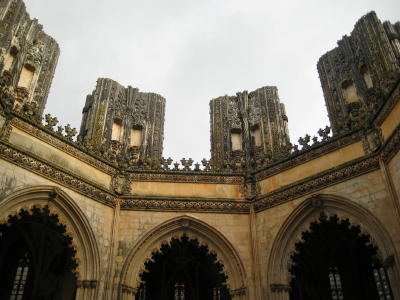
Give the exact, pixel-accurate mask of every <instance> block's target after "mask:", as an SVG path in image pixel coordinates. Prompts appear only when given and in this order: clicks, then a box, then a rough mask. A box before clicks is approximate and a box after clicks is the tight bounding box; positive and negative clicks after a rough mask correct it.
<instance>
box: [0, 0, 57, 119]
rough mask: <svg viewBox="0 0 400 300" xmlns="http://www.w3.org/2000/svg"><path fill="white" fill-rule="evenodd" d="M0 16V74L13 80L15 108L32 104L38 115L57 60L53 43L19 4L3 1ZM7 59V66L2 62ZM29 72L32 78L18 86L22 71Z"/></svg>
mask: <svg viewBox="0 0 400 300" xmlns="http://www.w3.org/2000/svg"><path fill="white" fill-rule="evenodd" d="M3 2H4V3H3V5H2V8H3V9H4V11H2V14H1V16H0V48H2V49H4V52H3V53H0V62H3V63H0V73H1V72H3V73H4V72H9V73H10V74H11V77H12V81H11V82H10V85H11V86H12V89H13V90H14V91H15V99H16V100H17V103H18V104H17V105H15V106H14V108H15V109H17V110H18V109H20V108H21V107H22V106H23V105H24V104H26V103H29V102H35V103H36V104H37V107H38V112H39V115H41V114H42V113H43V110H44V107H45V105H46V101H47V96H48V92H49V88H50V85H51V82H52V79H53V75H54V71H55V67H56V65H57V60H58V56H59V54H60V50H59V47H58V45H57V43H56V41H55V40H54V39H53V38H52V37H50V36H49V35H47V34H45V33H44V32H43V29H42V25H40V24H39V23H38V22H37V20H36V19H33V20H31V19H30V17H29V14H28V13H27V12H26V8H25V5H24V3H23V1H22V0H5V1H3ZM6 58H7V60H8V64H7V65H5V64H4V61H5V59H6ZM24 69H26V70H29V72H31V73H32V74H31V76H32V78H31V79H30V80H28V81H27V82H25V84H24V86H19V84H20V77H21V76H25V75H26V74H25V75H24V72H23V70H24Z"/></svg>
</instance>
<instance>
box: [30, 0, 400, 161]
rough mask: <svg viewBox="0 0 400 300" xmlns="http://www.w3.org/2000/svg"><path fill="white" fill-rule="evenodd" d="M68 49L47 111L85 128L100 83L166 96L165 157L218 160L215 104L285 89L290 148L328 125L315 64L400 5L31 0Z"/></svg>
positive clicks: (374, 1)
mask: <svg viewBox="0 0 400 300" xmlns="http://www.w3.org/2000/svg"><path fill="white" fill-rule="evenodd" d="M25 3H26V5H27V9H28V12H29V13H30V15H31V17H32V18H33V17H34V18H37V19H39V22H40V23H41V24H43V25H44V30H45V32H46V33H48V34H50V35H51V36H53V37H54V38H55V39H56V40H57V42H58V43H59V45H60V48H61V55H60V58H59V62H58V66H57V69H56V72H55V77H54V80H53V85H52V87H51V90H50V95H49V98H48V101H47V107H46V112H50V113H51V114H52V115H54V116H57V117H58V119H59V120H60V123H61V124H63V125H65V124H67V123H70V124H71V125H72V126H73V127H76V128H77V129H79V127H80V122H81V112H82V108H83V105H84V101H85V98H86V95H87V94H90V93H91V92H92V90H93V89H94V87H95V84H96V79H97V78H98V77H109V78H112V79H114V80H116V81H118V82H119V83H121V84H122V85H124V86H127V85H131V86H133V87H138V88H139V90H140V91H142V92H155V93H158V94H161V95H162V96H164V97H165V98H166V100H167V102H166V115H165V127H164V156H165V157H168V156H171V157H172V158H174V159H175V160H177V159H181V158H182V157H186V158H188V157H192V158H193V159H194V160H195V161H200V160H201V159H202V158H203V157H206V158H209V157H210V134H209V131H210V123H209V119H210V117H209V101H210V100H211V99H213V98H216V97H218V96H223V95H226V94H227V95H235V94H236V92H238V91H243V90H248V91H249V92H250V91H253V90H255V89H257V88H260V87H262V86H267V85H275V86H277V87H278V89H279V95H280V99H281V102H283V103H285V105H286V111H287V115H288V117H289V132H290V137H291V141H292V143H297V140H298V138H299V137H300V136H304V135H305V134H306V133H309V134H310V135H314V134H316V132H317V131H318V129H319V128H321V127H325V126H326V125H328V124H329V121H328V118H327V112H326V108H325V104H324V100H323V95H322V90H321V87H320V82H319V78H318V73H317V68H316V64H317V61H318V59H319V57H320V56H321V55H323V54H324V53H325V52H327V51H328V50H330V49H332V48H334V47H335V45H336V42H337V40H339V39H340V38H341V37H342V36H343V35H345V34H349V33H350V32H351V30H352V29H353V27H354V24H355V23H356V21H357V20H358V19H359V18H360V17H361V16H362V15H364V14H366V13H367V12H369V11H371V10H375V11H376V12H377V14H378V17H379V18H380V19H381V20H382V21H384V20H390V21H392V22H396V21H399V20H400V1H399V0H379V1H378V0H351V1H350V0H346V1H344V0H335V1H333V0H328V1H326V0H324V1H322V0H303V1H294V0H293V1H285V0H279V1H267V0H250V1H249V0H247V1H244V0H241V1H239V0H223V1H222V0H141V1H139V0H113V1H111V0H69V1H60V0H25Z"/></svg>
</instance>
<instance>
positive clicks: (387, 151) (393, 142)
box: [381, 125, 400, 162]
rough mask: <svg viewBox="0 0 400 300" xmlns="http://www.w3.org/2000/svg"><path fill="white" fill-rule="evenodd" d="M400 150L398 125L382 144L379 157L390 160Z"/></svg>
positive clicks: (386, 160) (399, 127) (399, 128)
mask: <svg viewBox="0 0 400 300" xmlns="http://www.w3.org/2000/svg"><path fill="white" fill-rule="evenodd" d="M399 150H400V125H399V126H397V128H396V129H395V130H394V132H393V134H392V135H391V136H390V138H389V139H388V140H387V141H386V143H385V145H384V146H383V149H382V152H381V157H382V160H383V161H384V162H388V161H390V160H391V159H392V158H393V156H395V155H396V153H398V152H399Z"/></svg>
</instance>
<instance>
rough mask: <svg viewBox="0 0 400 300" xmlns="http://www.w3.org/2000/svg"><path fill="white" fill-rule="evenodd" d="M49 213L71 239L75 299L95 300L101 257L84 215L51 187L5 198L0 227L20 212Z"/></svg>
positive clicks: (71, 201) (64, 194) (30, 189)
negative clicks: (74, 270) (76, 289)
mask: <svg viewBox="0 0 400 300" xmlns="http://www.w3.org/2000/svg"><path fill="white" fill-rule="evenodd" d="M34 208H35V209H48V210H49V212H50V213H51V214H55V215H57V217H58V220H59V223H60V224H62V225H63V226H65V231H66V232H65V235H66V236H70V237H72V241H71V245H72V247H73V248H74V249H75V250H76V254H75V260H76V262H77V267H76V277H77V279H78V281H77V286H78V293H77V297H76V299H95V297H96V287H97V283H98V281H97V280H98V278H100V257H99V250H98V245H97V241H96V238H95V235H94V233H93V230H92V229H91V226H90V224H89V221H88V220H87V217H86V216H85V214H84V213H83V212H82V211H81V209H80V208H79V206H78V205H77V204H76V203H75V202H74V201H73V199H72V198H71V197H70V196H69V195H68V194H66V193H65V192H64V191H63V190H61V189H60V188H58V187H54V186H37V187H30V188H24V189H21V190H19V191H16V192H14V193H13V194H11V195H9V196H7V197H5V198H4V199H3V200H2V201H1V202H0V223H7V221H8V219H9V216H14V215H18V214H19V213H20V212H21V211H31V210H32V209H34Z"/></svg>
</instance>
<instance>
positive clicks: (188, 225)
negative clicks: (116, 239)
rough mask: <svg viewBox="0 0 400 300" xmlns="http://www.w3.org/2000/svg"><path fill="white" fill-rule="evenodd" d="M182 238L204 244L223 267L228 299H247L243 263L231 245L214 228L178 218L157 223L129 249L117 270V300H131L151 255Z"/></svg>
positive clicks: (189, 219)
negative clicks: (119, 273)
mask: <svg viewBox="0 0 400 300" xmlns="http://www.w3.org/2000/svg"><path fill="white" fill-rule="evenodd" d="M182 235H186V236H188V237H189V238H194V239H197V240H198V241H199V243H200V244H201V245H207V247H208V248H209V250H210V252H212V253H215V254H216V255H217V257H218V259H219V260H220V262H221V264H222V265H224V271H225V274H226V275H227V277H228V279H227V284H228V288H229V290H230V292H231V295H232V299H234V300H244V299H248V296H247V295H248V294H247V292H246V288H247V278H246V274H245V270H244V267H243V264H242V262H241V260H240V258H239V255H238V254H237V252H236V250H235V249H234V247H233V246H232V244H231V243H230V242H229V241H228V240H227V239H226V238H225V237H224V236H223V235H222V234H221V233H220V232H218V231H217V230H216V229H215V228H213V227H211V226H210V225H208V224H206V223H204V222H203V221H200V220H197V219H195V218H193V217H189V216H181V217H177V218H174V219H172V220H169V221H166V222H164V223H161V224H160V225H158V226H157V227H156V228H154V229H153V230H151V231H150V232H148V233H147V234H146V235H145V236H144V237H143V238H141V239H140V241H138V243H136V245H135V247H134V248H133V249H132V250H131V252H130V253H129V255H128V256H127V258H126V259H125V263H124V265H123V268H122V271H121V278H120V289H119V297H118V299H123V300H128V299H129V300H131V299H134V298H135V293H136V291H137V289H138V287H139V286H140V284H141V279H140V274H141V273H142V272H143V271H144V270H145V266H144V263H145V262H146V261H148V260H150V259H151V256H152V253H153V252H155V251H158V250H159V249H160V247H161V245H163V244H167V243H168V241H170V240H171V239H172V238H179V237H181V236H182Z"/></svg>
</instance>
